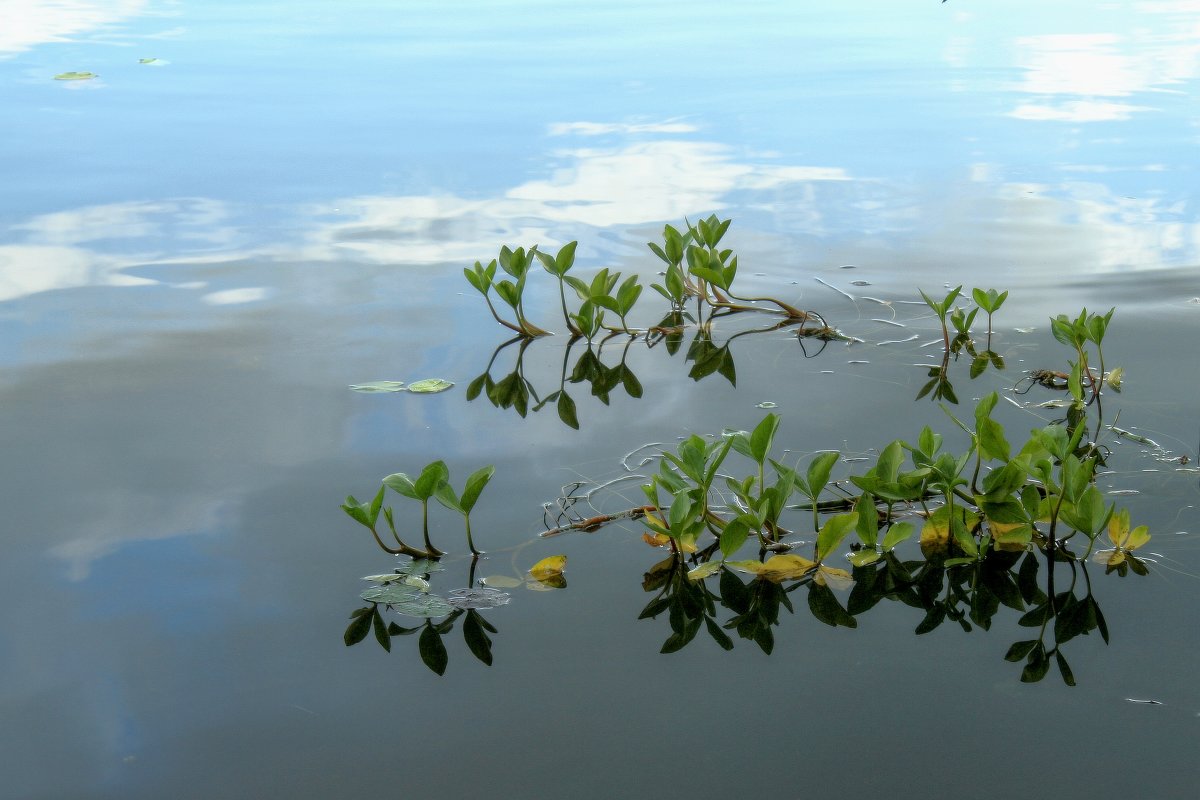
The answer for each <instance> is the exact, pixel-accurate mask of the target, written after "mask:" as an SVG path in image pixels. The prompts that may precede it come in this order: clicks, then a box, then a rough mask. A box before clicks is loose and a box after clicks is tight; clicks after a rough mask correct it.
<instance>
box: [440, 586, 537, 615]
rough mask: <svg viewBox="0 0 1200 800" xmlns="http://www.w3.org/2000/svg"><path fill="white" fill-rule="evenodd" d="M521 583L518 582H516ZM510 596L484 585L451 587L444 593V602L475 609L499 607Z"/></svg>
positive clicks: (505, 603)
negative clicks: (479, 586) (460, 587)
mask: <svg viewBox="0 0 1200 800" xmlns="http://www.w3.org/2000/svg"><path fill="white" fill-rule="evenodd" d="M517 585H518V586H520V585H521V583H520V582H518V583H517ZM511 599H512V597H511V596H510V595H509V594H508V592H502V591H500V590H499V589H492V588H490V587H484V588H482V589H476V588H468V589H451V590H450V592H449V593H448V594H447V595H446V602H447V603H449V604H450V605H451V606H453V607H454V608H463V609H476V608H499V607H500V606H506V605H508V601H509V600H511Z"/></svg>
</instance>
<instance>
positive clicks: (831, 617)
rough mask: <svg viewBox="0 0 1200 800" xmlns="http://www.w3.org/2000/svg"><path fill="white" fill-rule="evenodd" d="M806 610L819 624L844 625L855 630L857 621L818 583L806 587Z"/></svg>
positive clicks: (831, 591)
mask: <svg viewBox="0 0 1200 800" xmlns="http://www.w3.org/2000/svg"><path fill="white" fill-rule="evenodd" d="M808 610H809V611H811V612H812V615H813V616H814V617H816V618H817V619H818V620H820V621H821V622H824V623H825V624H826V625H829V626H831V627H837V626H838V625H844V626H845V627H847V628H857V627H858V621H857V620H856V619H854V617H852V616H850V614H849V613H848V612H847V611H846V609H844V608H842V605H841V603H839V602H838V601H837V597H835V596H834V594H833V590H832V589H830V588H829V587H828V586H822V585H821V584H818V583H810V584H809V585H808Z"/></svg>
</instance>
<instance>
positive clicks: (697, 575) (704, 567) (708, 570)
mask: <svg viewBox="0 0 1200 800" xmlns="http://www.w3.org/2000/svg"><path fill="white" fill-rule="evenodd" d="M720 569H721V562H720V561H705V562H704V563H703V564H701V565H700V566H698V567H696V568H695V569H693V570H690V571H689V572H688V574H687V576H688V580H690V581H702V580H704V579H705V578H707V577H708V576H710V575H712V574H713V573H715V572H719V571H720Z"/></svg>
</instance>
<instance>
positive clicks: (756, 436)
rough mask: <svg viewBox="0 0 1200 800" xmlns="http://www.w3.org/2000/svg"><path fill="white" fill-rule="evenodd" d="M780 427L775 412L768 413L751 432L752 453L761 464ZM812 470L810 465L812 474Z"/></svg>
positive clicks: (835, 455)
mask: <svg viewBox="0 0 1200 800" xmlns="http://www.w3.org/2000/svg"><path fill="white" fill-rule="evenodd" d="M778 429H779V417H778V416H777V415H775V414H767V415H766V416H765V417H763V419H762V422H760V423H758V425H757V426H755V428H754V431H753V432H752V433H751V434H750V455H751V457H752V458H753V459H754V460H755V461H757V462H758V463H759V464H765V463H766V461H767V453H769V452H770V451H771V443H772V442H773V441H774V440H775V431H777V430H778ZM836 458H837V454H836V453H835V454H834V460H836ZM811 471H812V468H811V467H810V468H809V472H810V474H811Z"/></svg>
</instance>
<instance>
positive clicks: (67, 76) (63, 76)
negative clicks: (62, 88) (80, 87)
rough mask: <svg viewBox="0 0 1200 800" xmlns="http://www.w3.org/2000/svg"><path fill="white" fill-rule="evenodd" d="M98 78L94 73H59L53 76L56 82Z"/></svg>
mask: <svg viewBox="0 0 1200 800" xmlns="http://www.w3.org/2000/svg"><path fill="white" fill-rule="evenodd" d="M99 77H100V76H99V75H97V74H96V73H94V72H60V73H58V74H57V75H55V76H54V80H56V81H86V80H91V79H92V78H99Z"/></svg>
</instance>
